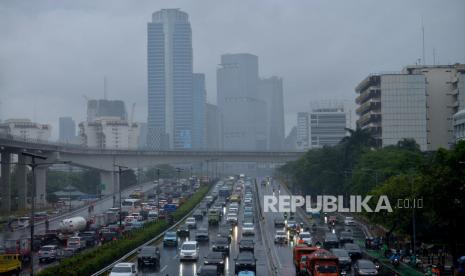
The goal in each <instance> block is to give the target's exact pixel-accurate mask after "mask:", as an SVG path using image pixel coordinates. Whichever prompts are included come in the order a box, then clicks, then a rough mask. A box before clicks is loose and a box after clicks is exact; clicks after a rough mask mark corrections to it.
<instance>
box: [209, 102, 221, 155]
mask: <svg viewBox="0 0 465 276" xmlns="http://www.w3.org/2000/svg"><path fill="white" fill-rule="evenodd" d="M206 111H207V132H206V149H208V150H220V149H221V148H222V143H221V139H222V130H221V126H222V124H221V122H222V119H221V113H220V111H219V109H218V106H216V105H214V104H209V103H207V104H206Z"/></svg>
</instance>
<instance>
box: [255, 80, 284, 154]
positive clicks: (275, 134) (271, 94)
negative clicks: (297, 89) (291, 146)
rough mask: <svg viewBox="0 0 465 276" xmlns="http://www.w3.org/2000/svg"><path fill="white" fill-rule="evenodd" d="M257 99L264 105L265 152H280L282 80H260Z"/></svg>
mask: <svg viewBox="0 0 465 276" xmlns="http://www.w3.org/2000/svg"><path fill="white" fill-rule="evenodd" d="M258 98H259V99H260V100H262V101H264V102H265V103H266V117H267V126H266V128H267V129H266V132H267V150H281V149H282V148H283V143H284V102H283V81H282V79H281V78H278V77H271V78H262V79H260V82H259V89H258Z"/></svg>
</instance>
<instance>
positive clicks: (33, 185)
mask: <svg viewBox="0 0 465 276" xmlns="http://www.w3.org/2000/svg"><path fill="white" fill-rule="evenodd" d="M21 154H22V155H24V156H29V157H31V159H32V162H31V164H29V165H30V166H31V170H32V195H31V198H32V200H31V218H30V219H29V221H30V222H31V276H33V275H34V217H35V200H36V199H35V197H36V174H35V170H36V167H37V166H38V164H37V163H36V158H37V159H41V160H45V159H47V157H45V156H42V155H37V154H32V153H27V152H23V153H21Z"/></svg>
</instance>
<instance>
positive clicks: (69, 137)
mask: <svg viewBox="0 0 465 276" xmlns="http://www.w3.org/2000/svg"><path fill="white" fill-rule="evenodd" d="M58 120H59V129H58V131H59V135H58V141H59V142H61V143H73V142H74V141H76V123H75V122H74V120H73V118H71V117H60V118H59V119H58Z"/></svg>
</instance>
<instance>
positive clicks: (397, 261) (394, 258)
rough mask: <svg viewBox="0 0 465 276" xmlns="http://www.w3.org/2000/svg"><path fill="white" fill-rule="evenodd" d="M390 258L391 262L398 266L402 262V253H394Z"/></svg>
mask: <svg viewBox="0 0 465 276" xmlns="http://www.w3.org/2000/svg"><path fill="white" fill-rule="evenodd" d="M389 259H390V261H391V264H392V265H393V266H394V267H396V268H397V267H398V266H399V264H400V255H399V254H398V253H395V254H393V255H392V256H391V257H390V258H389Z"/></svg>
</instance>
